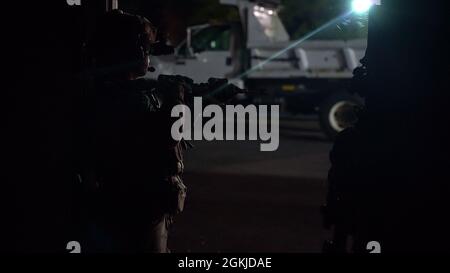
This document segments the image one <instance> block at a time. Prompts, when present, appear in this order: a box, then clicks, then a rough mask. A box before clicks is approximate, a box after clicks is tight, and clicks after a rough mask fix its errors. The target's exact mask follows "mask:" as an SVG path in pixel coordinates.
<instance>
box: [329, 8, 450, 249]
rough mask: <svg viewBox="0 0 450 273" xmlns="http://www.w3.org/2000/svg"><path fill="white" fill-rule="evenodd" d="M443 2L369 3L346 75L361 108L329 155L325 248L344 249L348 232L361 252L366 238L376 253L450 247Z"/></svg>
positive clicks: (446, 72)
mask: <svg viewBox="0 0 450 273" xmlns="http://www.w3.org/2000/svg"><path fill="white" fill-rule="evenodd" d="M384 2H386V3H384ZM444 5H445V3H441V2H440V1H436V2H433V3H428V2H422V1H419V2H411V1H408V2H406V1H383V4H382V6H380V7H373V8H372V11H371V15H370V18H369V40H368V41H369V42H368V48H367V52H366V58H365V59H364V63H363V65H364V67H362V68H358V69H357V70H355V79H354V89H355V91H358V92H359V93H361V95H362V96H363V97H365V98H366V105H365V110H364V111H363V112H362V113H361V117H360V120H359V122H358V123H357V125H356V126H355V128H352V129H348V130H346V131H343V132H341V134H340V135H339V136H338V137H337V139H336V143H335V145H334V147H333V150H332V152H331V163H332V167H331V170H330V173H329V195H328V207H327V209H326V210H325V212H326V213H325V215H326V217H325V220H326V225H327V226H328V227H331V226H334V227H335V242H334V243H335V244H334V245H332V246H331V249H329V250H331V251H336V252H343V251H345V249H347V247H346V246H345V242H346V238H348V237H349V236H351V237H352V238H353V242H354V244H353V250H354V251H355V252H369V251H370V250H371V248H370V247H368V246H370V244H369V245H368V243H369V242H371V241H377V242H378V243H379V245H380V246H381V249H380V250H381V252H382V253H383V252H430V251H431V252H435V251H446V252H448V251H449V248H448V245H449V243H450V236H449V232H448V230H449V222H448V220H447V215H448V210H449V206H448V196H449V195H450V192H449V189H450V187H449V183H448V181H450V172H449V171H448V154H449V152H450V148H449V144H448V143H449V134H448V132H449V130H448V125H449V124H450V121H449V117H450V115H449V110H448V109H449V108H448V105H449V102H450V98H449V94H448V92H443V88H444V86H445V85H446V82H447V81H448V80H447V78H448V77H447V75H446V74H448V62H449V58H448V57H449V53H448V50H447V43H446V42H445V35H442V34H443V33H446V29H447V28H448V24H445V21H446V16H444V15H445V12H444V10H445V8H444V7H445V6H444ZM447 89H448V88H447Z"/></svg>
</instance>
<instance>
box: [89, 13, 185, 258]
mask: <svg viewBox="0 0 450 273" xmlns="http://www.w3.org/2000/svg"><path fill="white" fill-rule="evenodd" d="M155 39H156V29H155V28H154V27H153V26H152V24H151V23H150V22H149V21H148V20H147V19H145V18H142V17H139V16H135V15H131V14H126V13H123V12H121V11H117V10H116V11H113V12H110V13H108V14H106V15H105V17H104V18H103V19H102V20H101V21H100V22H99V24H98V26H97V31H96V32H95V35H94V37H93V39H92V41H91V43H89V45H88V52H90V53H91V54H92V57H93V58H92V60H93V67H94V70H93V71H90V72H91V73H88V75H93V76H94V77H93V79H94V80H93V81H92V86H91V88H90V89H91V90H92V91H93V92H90V93H89V94H88V97H89V99H88V100H87V101H89V106H88V107H87V109H89V110H88V111H87V114H86V124H88V126H89V128H87V130H86V131H87V134H86V143H87V144H86V146H85V147H86V149H85V150H86V152H85V157H84V171H83V177H84V183H85V184H86V185H87V186H88V187H90V188H91V189H93V190H94V192H95V194H94V195H91V196H90V200H91V202H90V203H89V204H90V205H89V206H88V207H87V210H88V211H89V213H90V221H89V222H90V223H91V224H90V225H89V230H88V238H87V240H86V244H87V245H86V246H85V249H87V250H88V251H92V252H158V253H165V252H168V251H169V250H168V248H167V237H168V230H169V227H170V225H171V223H172V218H173V216H174V215H175V214H177V213H178V212H180V211H181V210H182V207H183V202H184V195H185V192H186V188H185V186H184V184H183V183H182V180H181V174H182V172H183V157H182V152H183V148H184V147H182V144H180V143H179V142H176V141H174V140H173V139H172V137H171V134H170V128H171V125H172V120H171V117H170V111H171V108H172V106H173V105H176V104H182V103H183V102H184V98H183V87H182V86H181V85H179V84H177V83H173V84H171V83H170V82H166V83H165V85H164V86H160V88H162V89H164V90H167V91H168V92H169V91H170V94H172V95H171V96H170V100H165V103H164V105H162V106H159V105H158V103H157V99H156V98H154V97H152V96H149V95H148V94H146V93H145V92H143V91H144V90H142V88H141V86H140V84H139V82H140V81H139V79H138V78H139V77H141V76H143V75H145V73H146V72H147V70H148V68H149V56H150V54H151V50H152V44H153V43H154V41H155Z"/></svg>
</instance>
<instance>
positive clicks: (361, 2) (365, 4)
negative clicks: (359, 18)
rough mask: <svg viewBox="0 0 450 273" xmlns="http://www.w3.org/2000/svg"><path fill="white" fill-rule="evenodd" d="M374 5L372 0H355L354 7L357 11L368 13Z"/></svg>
mask: <svg viewBox="0 0 450 273" xmlns="http://www.w3.org/2000/svg"><path fill="white" fill-rule="evenodd" d="M373 5H374V1H372V0H353V2H352V9H353V11H354V12H356V13H366V12H368V11H369V9H370V7H372V6H373Z"/></svg>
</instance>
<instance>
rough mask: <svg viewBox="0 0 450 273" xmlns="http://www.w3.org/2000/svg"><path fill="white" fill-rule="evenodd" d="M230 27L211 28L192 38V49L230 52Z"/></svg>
mask: <svg viewBox="0 0 450 273" xmlns="http://www.w3.org/2000/svg"><path fill="white" fill-rule="evenodd" d="M230 36H231V32H230V26H211V27H207V28H204V29H201V30H199V31H198V32H196V33H194V35H193V36H192V49H193V50H194V52H195V53H198V52H203V51H228V50H229V49H230Z"/></svg>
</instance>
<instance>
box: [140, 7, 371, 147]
mask: <svg viewBox="0 0 450 273" xmlns="http://www.w3.org/2000/svg"><path fill="white" fill-rule="evenodd" d="M220 2H221V3H222V4H224V5H232V6H235V7H237V8H238V10H239V16H240V21H239V22H233V23H225V24H204V25H198V26H192V27H189V28H188V29H187V38H186V40H185V41H183V42H182V43H181V44H179V45H178V46H177V47H176V49H175V54H174V55H170V56H159V57H155V58H154V59H153V60H152V62H153V65H154V67H155V68H156V72H154V73H149V74H148V75H147V77H150V78H156V77H157V76H158V75H159V74H167V75H176V74H179V75H183V76H187V77H190V78H192V79H193V80H194V81H195V82H205V81H207V79H208V78H210V77H215V78H227V79H229V80H230V81H231V82H233V83H235V84H236V85H238V86H239V87H245V88H247V89H249V90H251V91H254V92H252V94H255V93H259V94H260V95H251V96H247V97H246V98H242V101H241V102H242V103H255V104H280V106H281V109H282V110H283V112H284V113H287V114H288V115H292V114H294V115H295V114H313V113H315V114H318V115H319V120H320V124H321V127H322V129H323V131H324V133H326V134H327V135H328V136H329V137H330V138H332V137H334V136H335V135H336V133H337V132H339V131H341V130H343V129H344V128H345V127H347V126H349V124H351V123H352V122H354V115H353V108H354V107H353V106H354V105H356V104H361V103H363V102H362V99H361V98H358V97H355V96H353V95H350V94H349V93H348V92H347V91H346V89H347V88H348V84H349V82H350V80H351V78H352V71H353V70H354V69H355V68H356V67H357V66H358V65H359V60H360V59H362V58H363V56H364V54H365V49H366V45H367V42H366V40H349V41H343V40H309V39H306V40H304V41H303V40H298V41H291V40H290V37H289V35H288V33H287V32H286V29H285V28H284V26H283V23H282V22H281V20H280V18H279V16H278V7H279V0H266V1H262V0H261V1H247V0H220ZM255 91H256V92H255ZM259 91H260V92H259Z"/></svg>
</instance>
